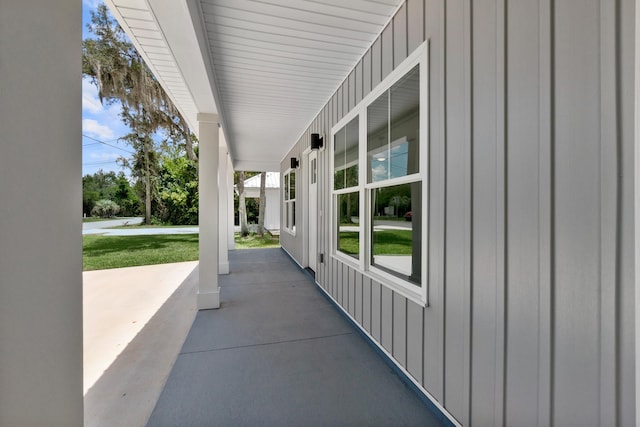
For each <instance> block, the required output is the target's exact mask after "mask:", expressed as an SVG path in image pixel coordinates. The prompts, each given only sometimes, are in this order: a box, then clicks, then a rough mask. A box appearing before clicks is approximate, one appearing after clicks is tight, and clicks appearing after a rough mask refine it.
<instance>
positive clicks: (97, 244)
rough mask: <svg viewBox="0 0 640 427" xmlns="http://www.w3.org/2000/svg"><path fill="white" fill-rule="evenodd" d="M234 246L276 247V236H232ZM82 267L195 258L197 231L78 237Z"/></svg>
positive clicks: (97, 267)
mask: <svg viewBox="0 0 640 427" xmlns="http://www.w3.org/2000/svg"><path fill="white" fill-rule="evenodd" d="M235 242H236V249H250V248H277V247H280V240H279V239H278V237H273V236H271V235H269V234H267V235H265V236H264V238H262V239H261V238H259V237H258V236H256V235H249V236H247V237H240V234H239V233H238V234H236V236H235ZM82 249H83V252H82V267H83V270H84V271H91V270H105V269H109V268H121V267H133V266H137V265H153V264H167V263H171V262H183V261H196V260H198V235H197V234H172V235H154V236H100V235H87V236H83V238H82Z"/></svg>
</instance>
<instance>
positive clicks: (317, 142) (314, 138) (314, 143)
mask: <svg viewBox="0 0 640 427" xmlns="http://www.w3.org/2000/svg"><path fill="white" fill-rule="evenodd" d="M323 145H324V138H323V137H321V136H320V134H319V133H312V134H311V149H312V150H319V149H321V148H322V146H323Z"/></svg>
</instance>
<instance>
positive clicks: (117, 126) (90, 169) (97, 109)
mask: <svg viewBox="0 0 640 427" xmlns="http://www.w3.org/2000/svg"><path fill="white" fill-rule="evenodd" d="M99 3H101V2H100V1H99V0H83V2H82V26H83V29H82V38H83V39H85V38H86V37H88V36H90V33H89V31H88V30H87V24H88V23H89V22H90V20H91V13H90V11H91V10H94V9H95V8H96V6H97V5H98V4H99ZM119 114H120V105H119V104H115V105H105V106H103V105H102V104H101V103H100V100H99V99H98V89H97V87H96V86H95V85H94V84H93V83H91V81H90V80H89V79H86V78H85V79H83V80H82V175H83V176H84V175H87V174H93V173H95V172H97V171H98V170H100V169H102V170H104V171H105V172H108V171H115V172H120V171H123V169H122V168H121V167H120V166H119V165H118V164H117V163H116V159H117V158H119V157H121V156H122V157H129V156H130V154H129V152H131V151H132V149H131V148H130V147H128V146H127V144H125V143H123V142H119V141H118V138H120V137H122V136H124V135H126V134H127V133H129V128H128V127H127V126H125V125H124V124H123V123H122V121H121V119H120V116H119ZM98 141H100V142H98ZM107 144H108V145H107ZM124 172H125V173H127V171H126V170H125V171H124ZM127 175H128V173H127Z"/></svg>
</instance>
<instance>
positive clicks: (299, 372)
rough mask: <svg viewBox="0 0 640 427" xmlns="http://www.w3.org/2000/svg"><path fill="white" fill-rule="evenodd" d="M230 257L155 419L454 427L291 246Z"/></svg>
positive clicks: (153, 422) (152, 422)
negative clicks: (216, 302)
mask: <svg viewBox="0 0 640 427" xmlns="http://www.w3.org/2000/svg"><path fill="white" fill-rule="evenodd" d="M229 262H230V266H231V273H230V274H229V275H226V276H221V277H220V287H221V292H222V295H223V296H224V298H223V300H222V303H221V308H220V310H205V311H200V312H199V313H198V314H197V315H196V318H195V321H194V323H193V326H192V327H191V330H190V331H189V334H188V336H187V337H186V341H185V343H184V345H183V347H182V350H181V351H180V353H179V354H178V355H177V359H176V362H175V364H174V366H173V369H172V371H171V374H170V375H169V378H168V380H167V383H166V385H165V387H164V390H163V392H162V394H161V395H160V398H159V400H158V402H157V404H156V406H155V409H154V410H153V413H152V414H151V417H150V419H149V422H148V425H149V426H176V425H183V426H184V425H193V426H199V425H202V426H204V425H220V426H242V425H246V426H255V425H264V426H271V425H272V426H283V425H299V426H302V425H304V426H320V425H331V426H341V425H343V426H356V425H395V426H440V425H450V423H444V420H443V418H442V416H440V418H437V416H436V415H434V412H432V411H431V410H430V408H429V407H428V404H427V403H426V402H425V401H423V400H421V399H420V398H419V396H418V394H416V393H415V392H414V391H413V390H412V389H410V388H409V387H408V386H407V383H405V382H403V381H402V379H401V378H400V376H399V374H398V373H397V372H394V370H393V369H392V368H391V367H390V366H389V365H387V364H386V363H385V361H384V360H383V358H382V357H380V355H379V354H378V353H376V351H375V350H374V348H373V347H372V346H371V345H369V343H367V342H366V339H365V338H364V336H363V335H361V334H359V333H358V330H357V328H356V327H355V326H354V325H352V324H351V323H350V322H349V321H347V320H346V318H345V317H343V316H341V315H340V313H339V311H338V310H337V308H336V307H335V306H334V305H333V304H332V303H331V302H330V300H329V299H328V298H325V297H324V296H323V292H322V291H321V290H320V288H318V287H317V286H316V285H315V284H314V283H313V280H312V278H311V277H310V276H309V274H308V273H307V272H306V271H305V270H302V269H301V268H300V267H299V266H298V265H297V264H295V262H294V261H293V260H292V259H291V258H290V257H289V256H288V255H287V254H286V252H284V251H283V250H282V249H279V248H278V249H249V250H236V251H232V252H230V256H229ZM123 417H124V416H123ZM123 421H124V419H123Z"/></svg>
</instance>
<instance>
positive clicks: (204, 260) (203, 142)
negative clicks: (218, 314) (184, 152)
mask: <svg viewBox="0 0 640 427" xmlns="http://www.w3.org/2000/svg"><path fill="white" fill-rule="evenodd" d="M197 119H198V130H199V139H200V143H199V148H200V152H199V168H198V169H199V184H198V187H199V196H200V198H199V200H200V201H199V213H198V222H199V225H200V239H199V241H200V243H199V248H200V266H199V283H198V310H209V309H213V308H219V307H220V286H219V285H218V273H219V269H218V248H219V242H218V240H219V239H218V219H219V218H218V217H219V210H218V158H219V148H218V144H219V138H218V132H219V131H218V123H219V122H218V115H217V114H205V113H199V114H198V115H197Z"/></svg>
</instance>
